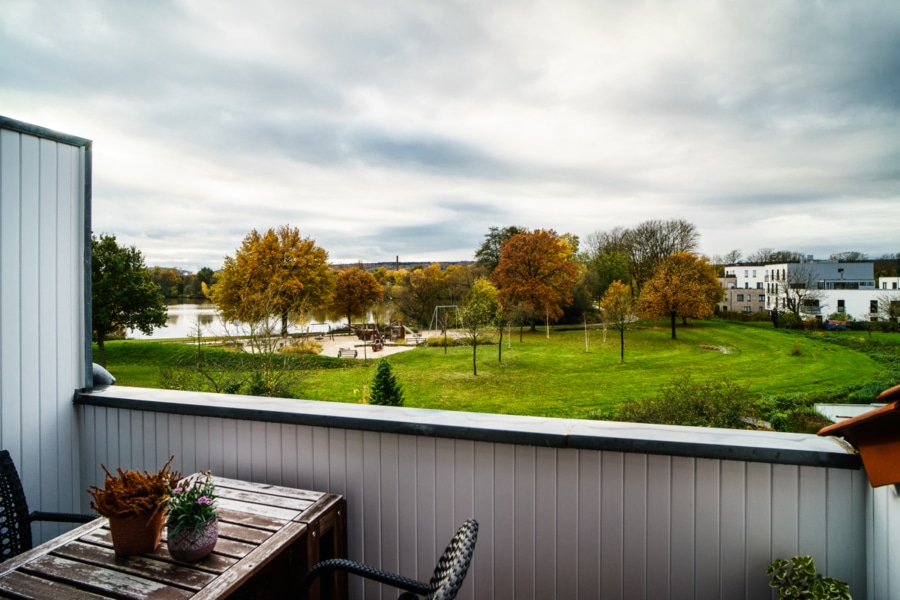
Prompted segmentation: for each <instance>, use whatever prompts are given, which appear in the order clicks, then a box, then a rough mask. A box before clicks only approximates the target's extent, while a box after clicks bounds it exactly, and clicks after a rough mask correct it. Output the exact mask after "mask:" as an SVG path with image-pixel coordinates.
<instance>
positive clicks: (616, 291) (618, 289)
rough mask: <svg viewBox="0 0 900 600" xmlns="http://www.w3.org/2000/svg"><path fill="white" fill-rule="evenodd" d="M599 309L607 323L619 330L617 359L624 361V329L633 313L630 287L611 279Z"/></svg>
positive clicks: (632, 297)
mask: <svg viewBox="0 0 900 600" xmlns="http://www.w3.org/2000/svg"><path fill="white" fill-rule="evenodd" d="M600 310H601V311H602V312H603V318H604V320H605V321H606V322H607V323H611V324H612V326H613V327H615V328H616V329H617V330H618V331H619V361H620V362H623V363H624V362H625V329H627V328H628V324H629V323H630V322H631V321H632V318H633V315H634V296H632V295H631V289H630V288H629V287H628V286H627V285H625V284H624V283H622V282H621V281H613V282H612V283H611V284H610V286H609V288H607V290H606V293H605V294H603V299H602V300H600Z"/></svg>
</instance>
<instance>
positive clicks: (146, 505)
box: [88, 454, 181, 556]
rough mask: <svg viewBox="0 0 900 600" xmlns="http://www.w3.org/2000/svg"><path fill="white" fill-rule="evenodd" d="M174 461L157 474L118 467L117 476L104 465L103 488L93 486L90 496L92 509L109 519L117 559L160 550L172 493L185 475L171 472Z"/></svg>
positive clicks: (173, 456)
mask: <svg viewBox="0 0 900 600" xmlns="http://www.w3.org/2000/svg"><path fill="white" fill-rule="evenodd" d="M174 458H175V455H174V454H173V455H172V456H171V457H169V460H168V461H167V462H166V464H165V465H163V467H162V468H161V469H160V470H159V471H158V472H157V473H154V474H150V473H148V472H147V471H144V472H143V473H142V472H140V471H131V470H128V471H123V470H122V469H121V468H117V469H116V473H117V475H114V474H112V473H110V472H109V469H107V468H106V465H101V466H102V467H103V471H104V473H106V476H105V477H104V480H103V487H102V488H99V487H97V486H95V485H92V486H91V487H90V489H89V490H88V493H89V494H90V495H91V497H92V500H91V508H93V509H94V510H95V511H97V512H98V513H99V514H101V515H103V516H104V517H107V518H108V519H109V531H110V534H111V535H112V541H113V550H114V551H115V553H116V556H130V555H132V554H143V553H145V552H153V551H154V550H156V548H158V547H159V541H160V538H161V537H162V526H163V524H164V523H165V520H166V507H167V504H168V501H169V490H170V489H171V486H172V485H173V484H174V483H176V482H177V481H178V480H179V479H180V478H181V473H179V472H178V471H172V469H171V465H172V460H173V459H174Z"/></svg>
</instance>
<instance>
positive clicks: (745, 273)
mask: <svg viewBox="0 0 900 600" xmlns="http://www.w3.org/2000/svg"><path fill="white" fill-rule="evenodd" d="M747 273H748V271H747V269H744V277H747Z"/></svg>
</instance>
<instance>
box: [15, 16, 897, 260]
mask: <svg viewBox="0 0 900 600" xmlns="http://www.w3.org/2000/svg"><path fill="white" fill-rule="evenodd" d="M0 115H3V116H6V117H11V118H14V119H20V120H22V121H26V122H30V123H34V124H36V125H41V126H44V127H50V128H52V129H56V130H59V131H62V132H64V133H69V134H74V135H79V136H82V137H86V138H89V139H92V140H93V141H94V203H93V228H94V231H95V232H97V233H100V232H104V233H112V234H115V235H116V236H117V237H118V238H119V240H120V241H122V242H125V243H127V244H134V245H136V246H137V247H138V248H139V249H140V250H142V251H143V253H144V256H145V259H146V262H147V264H148V265H154V264H159V265H166V266H179V267H184V268H188V269H191V270H195V269H197V268H199V267H202V266H210V267H213V268H217V267H219V266H221V264H222V258H223V256H225V255H226V254H233V253H234V250H235V248H237V247H238V246H239V245H240V243H241V240H242V239H243V237H244V236H245V235H246V234H247V233H248V232H249V231H250V230H251V229H253V228H257V229H260V230H264V229H267V228H269V227H276V226H278V225H282V224H290V225H292V226H296V227H298V228H299V229H300V231H301V233H302V234H303V235H308V236H311V237H313V238H315V240H316V241H317V243H318V244H319V245H320V246H322V247H323V248H325V249H326V250H327V251H328V252H329V254H330V257H331V259H332V260H333V261H338V262H350V261H357V260H365V261H383V260H393V259H394V257H395V256H397V255H399V257H400V260H402V261H420V260H421V261H427V260H438V259H447V260H466V259H471V258H472V255H473V253H474V250H475V249H476V248H477V247H478V245H479V244H480V243H481V241H482V239H483V236H484V234H485V233H486V232H487V230H488V227H490V226H499V227H503V226H507V225H520V226H524V227H529V228H553V229H556V230H557V231H558V232H560V233H563V232H571V233H574V234H576V235H579V236H582V237H584V236H586V235H587V234H589V233H591V232H594V231H597V230H603V229H609V228H612V227H615V226H626V227H627V226H630V225H635V224H637V223H639V222H641V221H643V220H646V219H650V218H663V219H665V218H674V217H679V218H684V219H687V220H688V221H691V222H692V223H694V224H695V225H696V226H697V228H698V229H699V231H700V234H701V249H702V251H703V252H704V253H706V254H708V255H714V254H724V253H725V252H727V251H729V250H731V249H733V248H739V249H741V250H743V251H744V254H745V255H746V254H749V253H751V252H753V251H755V250H756V249H758V248H761V247H774V248H777V249H791V250H799V251H803V252H806V253H811V254H815V255H816V257H817V258H826V257H827V255H828V254H831V253H834V252H840V251H846V250H858V251H862V252H868V253H869V254H870V255H880V254H882V253H885V252H900V239H898V238H900V236H898V230H900V227H898V225H900V118H898V117H900V2H898V1H897V0H884V1H867V0H846V1H845V0H820V1H818V2H816V1H812V0H759V1H747V0H686V1H678V0H675V1H673V0H659V1H655V0H648V1H639V0H628V1H623V0H601V1H591V2H576V1H567V0H555V1H546V2H540V1H531V0H512V1H507V0H490V1H488V2H482V1H478V2H476V1H474V0H473V1H460V2H441V1H437V0H418V1H411V0H378V1H376V2H372V1H369V0H366V1H359V2H347V1H343V0H328V1H324V2H310V1H300V2H289V1H282V2H270V1H265V0H254V2H246V1H242V2H238V1H232V0H182V1H178V0H169V1H165V0H154V1H152V2H151V1H149V0H147V1H142V0H133V1H128V2H123V1H121V0H59V1H56V0H41V1H39V2H36V1H34V0H2V1H0Z"/></svg>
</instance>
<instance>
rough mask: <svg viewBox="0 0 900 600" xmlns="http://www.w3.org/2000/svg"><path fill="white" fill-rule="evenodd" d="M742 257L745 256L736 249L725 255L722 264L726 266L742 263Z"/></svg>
mask: <svg viewBox="0 0 900 600" xmlns="http://www.w3.org/2000/svg"><path fill="white" fill-rule="evenodd" d="M742 257H743V254H742V253H741V251H740V250H738V249H737V248H735V249H734V250H732V251H731V252H726V253H725V256H723V257H722V262H723V263H724V264H726V265H736V264H738V263H739V262H741V258H742Z"/></svg>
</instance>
